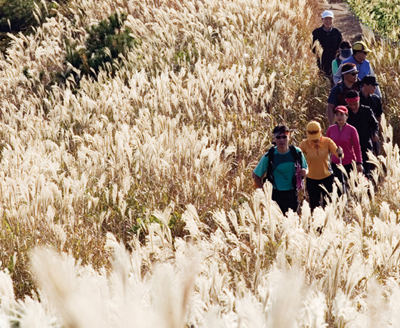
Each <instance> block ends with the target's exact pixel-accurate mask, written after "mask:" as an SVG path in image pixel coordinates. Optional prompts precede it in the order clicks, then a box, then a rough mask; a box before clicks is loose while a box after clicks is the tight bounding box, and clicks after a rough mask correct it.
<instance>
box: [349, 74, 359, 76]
mask: <svg viewBox="0 0 400 328" xmlns="http://www.w3.org/2000/svg"><path fill="white" fill-rule="evenodd" d="M350 75H352V76H357V75H358V73H350Z"/></svg>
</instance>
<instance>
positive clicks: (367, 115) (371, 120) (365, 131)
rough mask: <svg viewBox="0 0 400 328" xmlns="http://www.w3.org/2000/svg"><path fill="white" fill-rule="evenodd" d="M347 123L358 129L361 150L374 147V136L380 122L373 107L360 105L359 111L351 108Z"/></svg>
mask: <svg viewBox="0 0 400 328" xmlns="http://www.w3.org/2000/svg"><path fill="white" fill-rule="evenodd" d="M347 123H348V124H350V125H352V126H354V127H355V128H356V129H357V132H358V137H359V138H360V146H361V152H363V151H366V150H367V149H372V137H373V136H374V135H375V134H376V135H377V134H378V132H379V123H378V121H377V120H376V118H375V115H374V113H373V112H372V109H371V108H369V107H367V106H364V105H360V109H359V110H358V111H357V113H354V112H353V111H352V110H351V109H350V108H349V118H348V119H347Z"/></svg>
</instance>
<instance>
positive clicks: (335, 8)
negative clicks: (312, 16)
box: [322, 0, 363, 43]
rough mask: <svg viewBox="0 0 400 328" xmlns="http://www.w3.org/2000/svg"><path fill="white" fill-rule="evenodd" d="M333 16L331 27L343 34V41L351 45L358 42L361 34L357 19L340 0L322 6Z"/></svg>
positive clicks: (333, 0) (332, 0)
mask: <svg viewBox="0 0 400 328" xmlns="http://www.w3.org/2000/svg"><path fill="white" fill-rule="evenodd" d="M322 8H323V10H331V11H332V12H333V15H334V16H335V19H334V22H333V25H334V26H335V27H336V28H338V29H339V31H340V32H342V34H343V39H344V40H348V41H350V43H353V42H355V41H360V40H361V36H362V33H363V29H362V27H361V24H360V21H359V19H358V18H357V17H356V16H355V15H354V14H353V13H352V12H351V10H350V8H349V5H348V4H347V3H345V2H344V1H341V0H331V1H329V3H326V4H324V5H323V6H322Z"/></svg>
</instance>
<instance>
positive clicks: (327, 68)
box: [312, 26, 342, 75]
mask: <svg viewBox="0 0 400 328" xmlns="http://www.w3.org/2000/svg"><path fill="white" fill-rule="evenodd" d="M312 34H313V44H314V42H315V41H317V40H318V41H319V43H320V44H321V47H322V49H323V52H322V57H321V59H322V60H321V62H320V63H319V65H320V68H321V69H322V70H323V71H324V72H325V73H326V74H328V75H329V74H331V73H332V66H331V65H332V60H334V59H335V57H336V52H337V51H338V49H339V45H340V43H341V42H342V34H341V33H340V31H339V30H338V29H337V28H335V27H332V28H331V29H330V30H329V31H328V30H326V29H325V28H324V26H321V27H318V28H316V29H315V30H314V31H313V32H312Z"/></svg>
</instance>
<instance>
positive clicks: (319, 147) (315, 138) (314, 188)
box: [300, 121, 343, 210]
mask: <svg viewBox="0 0 400 328" xmlns="http://www.w3.org/2000/svg"><path fill="white" fill-rule="evenodd" d="M300 149H301V150H302V151H303V153H304V155H305V156H306V159H307V164H308V173H307V178H306V186H307V192H308V196H309V199H310V207H311V210H314V209H315V208H316V207H318V206H320V199H321V196H323V198H324V200H323V204H322V205H323V206H325V205H326V201H325V196H327V192H328V193H331V192H332V189H333V187H332V185H333V174H332V172H331V171H330V170H329V163H328V160H329V155H330V154H333V155H335V156H336V157H339V155H340V156H342V155H343V150H342V149H341V148H340V147H337V146H336V144H335V143H334V142H333V141H332V140H331V139H330V138H327V137H323V136H322V130H321V126H320V124H319V123H318V122H316V121H311V122H309V123H308V125H307V139H304V140H303V141H302V142H301V143H300ZM320 185H322V186H323V187H324V188H325V189H326V190H327V192H326V191H325V190H324V189H323V188H322V187H321V186H320Z"/></svg>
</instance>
